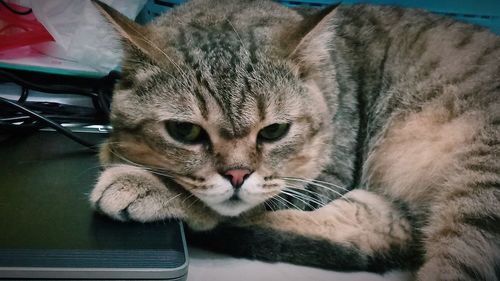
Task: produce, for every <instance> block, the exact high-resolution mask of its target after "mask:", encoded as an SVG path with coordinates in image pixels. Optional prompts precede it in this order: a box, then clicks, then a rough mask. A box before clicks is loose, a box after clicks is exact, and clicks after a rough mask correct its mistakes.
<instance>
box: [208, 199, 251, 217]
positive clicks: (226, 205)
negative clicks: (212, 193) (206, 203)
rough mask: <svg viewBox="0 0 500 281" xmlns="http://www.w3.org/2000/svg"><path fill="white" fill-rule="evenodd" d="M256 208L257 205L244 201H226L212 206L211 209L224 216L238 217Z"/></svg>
mask: <svg viewBox="0 0 500 281" xmlns="http://www.w3.org/2000/svg"><path fill="white" fill-rule="evenodd" d="M254 206H255V204H250V203H247V202H244V201H242V200H226V201H223V202H221V203H218V204H212V205H210V208H212V209H213V210H214V211H216V212H217V213H219V214H220V215H222V216H226V217H236V216H238V215H240V214H241V213H243V212H245V211H248V210H250V209H251V208H253V207H254Z"/></svg>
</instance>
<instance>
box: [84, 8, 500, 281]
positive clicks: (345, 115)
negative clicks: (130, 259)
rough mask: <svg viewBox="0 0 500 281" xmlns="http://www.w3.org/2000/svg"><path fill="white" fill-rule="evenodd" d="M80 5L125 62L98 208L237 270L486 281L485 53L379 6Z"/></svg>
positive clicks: (494, 45) (492, 75) (498, 139)
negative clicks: (234, 259) (179, 230)
mask: <svg viewBox="0 0 500 281" xmlns="http://www.w3.org/2000/svg"><path fill="white" fill-rule="evenodd" d="M96 6H97V7H98V9H99V10H100V11H101V12H102V14H103V15H104V16H105V17H106V18H107V20H108V21H109V22H110V23H111V24H112V25H113V26H114V27H115V29H116V30H117V31H118V33H119V34H120V36H121V38H122V40H123V45H124V48H125V57H124V61H123V75H122V77H121V80H120V81H119V82H118V84H117V85H116V86H115V90H114V96H113V103H112V108H111V123H112V125H113V132H112V134H111V135H110V137H109V140H108V141H107V142H106V143H105V144H104V145H103V146H102V149H101V154H100V159H101V162H102V164H103V167H104V170H103V172H102V173H101V175H100V176H99V179H98V181H97V184H96V185H95V187H94V189H93V190H92V192H91V194H90V202H91V204H92V206H93V207H94V208H95V209H96V210H98V211H100V212H102V213H104V214H106V215H108V216H110V217H112V218H115V219H117V220H135V221H141V222H147V221H154V220H163V219H168V218H177V219H181V220H183V221H185V222H186V224H187V225H188V226H189V227H190V228H191V229H192V230H193V231H191V233H190V235H191V236H190V237H191V239H193V240H192V241H193V243H196V242H197V241H198V242H200V241H201V240H203V241H208V242H205V246H206V247H207V248H211V249H215V250H219V251H224V252H229V253H231V254H233V255H237V256H246V257H250V258H256V259H262V260H268V261H284V262H290V263H298V264H304V265H311V266H318V267H323V268H330V269H336V270H367V271H374V272H384V271H386V270H388V269H392V268H407V269H410V270H414V271H415V279H416V280H422V281H424V280H425V281H428V280H499V278H500V161H499V160H498V159H499V158H500V39H499V37H497V36H496V35H494V34H493V33H491V32H490V31H488V30H486V29H484V28H480V27H477V26H473V25H469V24H466V23H462V22H458V21H455V20H453V19H450V18H447V17H443V16H439V15H434V14H430V13H427V12H424V11H420V10H414V9H403V8H398V7H388V6H371V5H353V6H344V5H340V6H338V7H335V6H332V7H328V8H325V9H322V10H310V9H291V8H287V7H285V6H282V5H280V4H278V3H275V2H271V1H264V0H262V1H261V0H255V1H243V0H232V1H229V0H221V1H208V0H193V1H190V2H188V3H186V4H183V5H181V6H179V7H177V8H175V9H173V10H171V11H169V12H168V13H166V14H165V15H162V16H160V17H158V18H157V19H155V20H154V21H153V22H152V23H151V24H149V25H147V26H141V25H139V24H136V23H135V22H133V21H131V20H128V19H127V18H125V17H124V16H122V15H121V14H119V13H118V12H116V11H114V10H113V9H111V8H109V7H108V6H106V5H104V4H101V3H96ZM200 243H203V242H200Z"/></svg>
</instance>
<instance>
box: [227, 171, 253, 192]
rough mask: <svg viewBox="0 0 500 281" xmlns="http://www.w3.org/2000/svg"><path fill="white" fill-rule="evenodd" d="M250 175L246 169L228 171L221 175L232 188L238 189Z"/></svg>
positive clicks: (250, 172)
mask: <svg viewBox="0 0 500 281" xmlns="http://www.w3.org/2000/svg"><path fill="white" fill-rule="evenodd" d="M250 174H252V171H250V170H248V169H230V170H227V171H225V172H224V173H222V176H224V177H225V178H226V179H228V180H229V181H230V182H231V184H232V185H233V187H234V188H240V187H241V186H242V185H243V183H244V182H245V180H246V179H247V178H248V177H249V176H250Z"/></svg>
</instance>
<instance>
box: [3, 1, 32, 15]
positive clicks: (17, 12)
mask: <svg viewBox="0 0 500 281" xmlns="http://www.w3.org/2000/svg"><path fill="white" fill-rule="evenodd" d="M0 4H2V5H3V6H4V7H5V8H7V10H9V11H11V12H13V13H14V14H17V15H21V16H25V15H29V14H31V13H33V10H32V9H28V10H26V11H24V12H21V11H18V10H16V9H14V8H12V7H11V6H9V5H8V4H7V3H5V1H3V0H0Z"/></svg>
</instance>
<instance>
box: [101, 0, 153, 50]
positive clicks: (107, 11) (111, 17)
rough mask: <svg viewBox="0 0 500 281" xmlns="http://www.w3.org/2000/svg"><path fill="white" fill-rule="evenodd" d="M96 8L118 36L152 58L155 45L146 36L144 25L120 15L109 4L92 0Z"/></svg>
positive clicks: (146, 30)
mask: <svg viewBox="0 0 500 281" xmlns="http://www.w3.org/2000/svg"><path fill="white" fill-rule="evenodd" d="M92 3H93V4H94V5H95V6H96V8H97V10H98V11H99V12H100V13H101V14H102V15H103V16H104V17H105V18H106V19H107V20H108V21H109V22H110V23H111V24H112V25H113V27H114V29H115V30H116V31H117V32H118V33H119V34H120V36H121V37H122V38H123V39H125V40H126V41H127V42H128V43H130V44H131V45H132V46H133V47H135V48H137V49H139V50H140V51H142V52H143V53H144V54H145V55H147V56H148V57H150V58H154V57H155V54H156V53H157V52H158V50H155V45H154V44H152V42H151V39H150V38H149V37H148V35H149V31H148V29H147V28H146V27H144V26H142V25H140V24H138V23H136V22H134V21H133V20H130V19H129V18H127V17H126V16H124V15H122V14H121V13H120V12H118V11H117V10H115V9H113V8H111V7H110V6H108V5H106V4H104V3H102V2H100V1H97V0H92Z"/></svg>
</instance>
